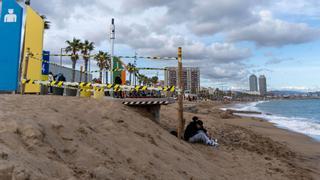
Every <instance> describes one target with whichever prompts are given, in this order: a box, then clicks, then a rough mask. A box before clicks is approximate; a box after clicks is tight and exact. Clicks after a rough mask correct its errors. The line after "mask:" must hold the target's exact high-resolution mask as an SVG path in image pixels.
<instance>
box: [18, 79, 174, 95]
mask: <svg viewBox="0 0 320 180" xmlns="http://www.w3.org/2000/svg"><path fill="white" fill-rule="evenodd" d="M22 84H29V85H35V84H36V85H45V86H48V87H60V88H68V89H80V92H89V91H90V92H94V91H114V92H119V91H127V92H130V91H131V92H132V91H137V92H139V91H163V92H176V91H178V90H177V89H176V87H175V86H165V87H150V86H127V85H118V84H93V83H84V82H80V83H78V82H62V81H52V82H50V81H40V80H31V79H28V80H26V79H23V80H22Z"/></svg>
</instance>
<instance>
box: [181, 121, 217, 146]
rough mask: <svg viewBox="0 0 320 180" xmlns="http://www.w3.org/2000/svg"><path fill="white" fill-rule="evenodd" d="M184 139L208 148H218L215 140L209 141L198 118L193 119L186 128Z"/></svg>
mask: <svg viewBox="0 0 320 180" xmlns="http://www.w3.org/2000/svg"><path fill="white" fill-rule="evenodd" d="M184 139H185V140H186V141H188V142H190V143H202V144H206V145H209V146H213V147H217V146H219V144H218V142H217V140H216V139H211V138H210V136H209V135H208V132H207V130H206V129H205V128H204V127H203V122H202V121H201V120H199V118H198V117H196V116H195V117H193V118H192V121H191V122H190V123H189V125H188V126H187V128H186V130H185V133H184Z"/></svg>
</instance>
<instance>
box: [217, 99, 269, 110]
mask: <svg viewBox="0 0 320 180" xmlns="http://www.w3.org/2000/svg"><path fill="white" fill-rule="evenodd" d="M266 102H268V101H256V102H250V103H241V104H235V105H233V106H232V107H230V108H222V110H227V109H232V110H237V111H260V109H259V108H258V107H257V105H259V104H262V103H266Z"/></svg>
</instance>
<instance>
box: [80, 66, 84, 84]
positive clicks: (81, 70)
mask: <svg viewBox="0 0 320 180" xmlns="http://www.w3.org/2000/svg"><path fill="white" fill-rule="evenodd" d="M82 73H83V66H80V81H79V82H82Z"/></svg>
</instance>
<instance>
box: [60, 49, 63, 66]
mask: <svg viewBox="0 0 320 180" xmlns="http://www.w3.org/2000/svg"><path fill="white" fill-rule="evenodd" d="M63 49H64V48H61V49H60V66H62V50H63Z"/></svg>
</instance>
